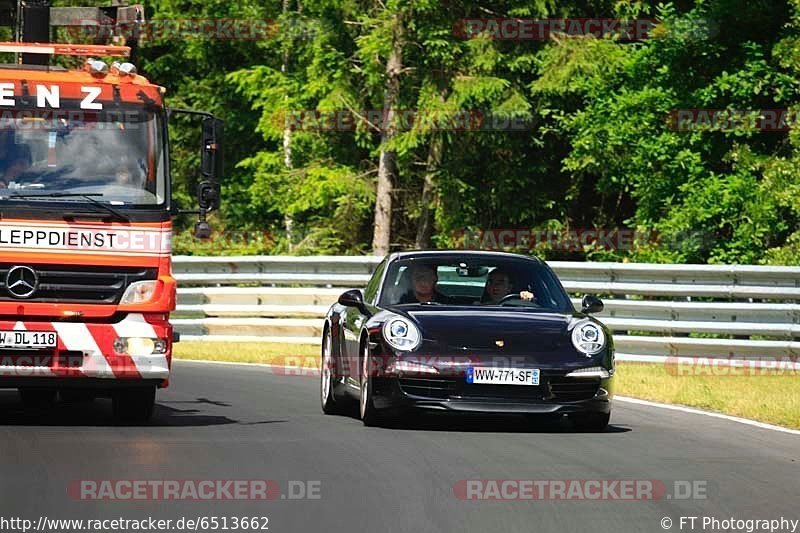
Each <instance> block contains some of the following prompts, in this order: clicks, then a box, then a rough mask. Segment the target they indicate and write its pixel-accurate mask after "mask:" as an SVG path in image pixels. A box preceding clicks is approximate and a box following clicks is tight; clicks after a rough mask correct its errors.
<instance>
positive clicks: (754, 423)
mask: <svg viewBox="0 0 800 533" xmlns="http://www.w3.org/2000/svg"><path fill="white" fill-rule="evenodd" d="M614 400H615V401H620V402H623V403H630V404H635V405H644V406H647V407H658V408H660V409H668V410H670V411H680V412H681V413H690V414H693V415H703V416H709V417H711V418H721V419H722V420H728V421H730V422H736V423H738V424H744V425H746V426H751V427H757V428H759V429H769V430H771V431H779V432H781V433H788V434H790V435H800V430H797V429H791V428H786V427H783V426H776V425H774V424H768V423H766V422H759V421H758V420H751V419H749V418H741V417H738V416H733V415H726V414H724V413H716V412H714V411H704V410H703V409H696V408H694V407H687V406H685V405H675V404H670V403H660V402H653V401H650V400H641V399H639V398H631V397H629V396H614Z"/></svg>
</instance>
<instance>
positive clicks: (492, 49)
mask: <svg viewBox="0 0 800 533" xmlns="http://www.w3.org/2000/svg"><path fill="white" fill-rule="evenodd" d="M146 5H147V8H148V16H149V17H150V18H151V19H159V18H161V19H170V18H186V17H192V18H203V17H206V18H212V17H222V18H236V19H269V20H272V21H274V22H275V25H274V28H275V31H274V32H271V34H270V35H269V37H268V38H264V39H261V40H257V41H251V40H220V39H201V38H188V39H162V40H154V41H151V42H145V43H143V44H144V45H145V46H144V48H143V49H142V50H141V54H142V61H141V62H142V66H143V71H144V72H145V73H146V74H147V75H148V76H150V77H151V78H152V79H153V80H155V81H157V82H158V83H161V84H163V85H165V86H167V88H168V90H169V95H170V103H171V104H172V105H180V106H183V107H190V106H191V107H196V108H206V109H209V110H211V111H213V112H215V113H218V114H219V115H221V116H222V117H223V118H224V119H225V120H226V123H227V139H228V143H227V171H226V176H225V180H224V187H223V194H224V206H223V208H222V210H221V212H220V214H219V215H218V216H217V217H216V220H215V223H216V228H217V230H218V231H220V232H223V234H224V235H228V236H234V238H229V239H223V238H221V239H217V240H215V241H214V242H212V243H207V244H202V243H197V242H194V241H193V240H192V239H191V238H189V237H188V235H185V234H184V235H180V236H179V237H178V239H177V245H178V249H179V251H182V252H187V251H188V252H196V253H231V252H233V253H287V252H291V253H298V254H312V253H348V254H349V253H364V252H369V251H370V250H371V246H372V238H373V220H374V218H373V213H374V208H375V202H376V179H377V175H378V168H379V161H380V160H381V158H382V157H383V156H384V155H385V154H387V153H388V154H391V155H392V156H393V159H391V160H387V161H389V163H390V164H389V170H390V171H391V172H392V177H393V184H392V185H393V190H392V193H391V194H392V199H393V203H392V215H391V222H392V224H391V245H392V248H406V247H414V246H437V247H445V246H461V245H463V244H464V243H463V241H462V235H463V232H464V231H470V230H483V229H490V228H526V229H533V228H550V229H563V228H573V229H574V228H578V229H588V228H635V229H637V230H638V231H640V232H643V233H645V234H648V235H656V236H657V238H654V239H648V240H647V242H643V243H640V244H639V245H637V246H634V247H628V249H622V250H600V249H595V248H593V247H587V248H586V249H584V250H578V251H575V250H568V251H565V250H559V249H558V247H555V248H556V249H553V247H552V246H549V245H547V244H545V245H542V246H540V247H538V248H537V250H536V252H537V253H540V254H543V255H545V256H548V257H558V258H570V259H582V258H588V259H609V260H636V261H655V262H725V263H728V262H730V263H734V262H742V263H776V264H777V263H789V264H798V263H800V226H799V225H798V223H799V222H800V202H798V200H797V198H798V195H800V165H798V162H800V130H797V129H794V128H792V127H789V128H779V129H780V131H764V130H763V129H762V128H759V127H758V124H759V122H758V120H752V121H749V122H748V121H739V122H736V123H735V125H734V127H724V128H720V127H717V126H718V125H719V124H718V123H711V124H706V127H703V126H702V124H701V125H700V126H697V127H692V128H680V127H676V123H675V121H674V120H670V117H674V113H675V112H676V111H677V110H687V109H701V110H727V111H729V112H731V113H733V114H739V113H741V112H742V111H747V112H752V113H753V115H754V116H755V117H757V116H758V114H759V110H775V109H782V110H789V111H790V112H791V111H797V110H798V109H797V107H798V103H800V80H799V79H798V73H799V72H798V71H800V2H797V1H796V0H795V1H793V2H779V1H773V0H764V1H762V2H752V1H750V0H706V1H702V0H700V1H695V2H689V1H676V2H670V3H658V4H656V3H652V2H646V1H634V0H619V1H611V0H608V1H586V2H566V1H560V0H535V1H533V2H530V1H526V2H522V1H519V0H512V1H505V2H501V1H494V0H490V1H484V2H469V1H463V0H455V1H453V0H449V1H446V2H445V1H441V0H385V1H384V2H371V1H360V0H285V1H284V2H283V3H282V4H279V3H277V2H271V3H266V4H265V3H262V2H255V1H252V0H243V1H241V2H225V1H222V0H214V1H205V2H199V1H197V0H159V1H157V2H156V1H153V2H149V3H147V4H146ZM487 17H521V18H535V19H542V18H551V17H555V18H563V17H570V18H608V17H620V18H629V19H632V18H649V19H655V20H656V21H657V26H656V27H655V28H654V29H653V31H652V32H651V35H650V38H647V39H641V40H636V41H630V40H621V39H618V38H616V37H614V36H609V37H607V38H596V37H591V36H585V37H575V36H563V35H562V36H557V35H554V36H553V37H552V38H550V39H546V40H499V39H492V38H491V36H490V35H486V34H481V35H474V36H471V37H472V38H465V37H464V35H463V34H462V33H461V32H460V31H459V25H458V21H459V20H461V19H470V18H487ZM398 50H399V51H400V53H399V56H398V57H396V58H395V59H398V58H399V59H400V62H399V65H400V67H399V68H398V69H395V70H392V68H387V64H389V63H391V61H390V57H391V56H392V54H393V53H395V55H397V51H398ZM390 66H391V65H390ZM392 80H396V81H397V88H399V92H398V94H397V95H396V98H395V99H394V100H392V99H391V98H387V92H388V91H391V90H392V87H393V85H392ZM387 102H389V105H390V106H392V107H393V109H394V110H400V111H408V110H411V111H412V113H410V115H411V116H413V117H414V120H413V123H410V124H406V125H405V126H406V127H403V126H402V125H401V126H400V127H399V128H397V131H396V132H395V134H393V135H382V133H385V130H384V128H385V127H386V125H382V124H381V123H380V121H377V123H376V121H375V120H374V119H373V120H370V116H373V115H374V114H373V115H369V114H368V113H369V111H370V110H374V111H376V112H377V114H378V115H380V113H382V112H386V111H387V109H386V107H387ZM343 111H349V112H350V113H351V116H355V117H356V120H354V121H352V123H351V125H350V126H346V127H330V123H329V122H325V121H324V120H323V119H324V118H325V117H328V118H329V117H330V116H334V117H343V116H346V115H345V114H344V113H342V112H343ZM326 113H328V114H329V115H326ZM365 113H366V114H368V115H366V116H365ZM401 114H402V113H401ZM408 115H409V114H407V115H404V116H408ZM465 115H466V116H468V117H472V118H474V117H476V116H479V117H483V118H484V119H486V118H487V117H489V118H491V120H492V121H494V124H500V125H501V127H498V128H492V127H486V126H485V124H486V122H485V121H484V122H483V124H484V127H481V128H474V127H469V126H467V127H464V125H463V123H462V122H459V120H460V118H463V117H464V116H465ZM314 117H317V118H318V119H319V120H317V121H316V122H315V121H314V120H312V118H314ZM359 117H364V118H365V120H360V119H359ZM512 119H513V120H514V122H513V123H514V124H517V125H518V126H519V125H522V127H515V128H511V129H503V128H502V124H505V123H507V121H508V120H512ZM504 121H505V122H504ZM288 126H293V127H288ZM789 126H792V124H789ZM194 132H195V130H192V129H189V128H188V127H185V126H182V125H180V124H179V125H177V126H175V127H173V136H174V144H175V150H174V159H175V161H176V166H175V169H176V171H175V179H176V180H177V181H178V182H179V183H180V184H181V185H182V186H183V187H184V189H183V192H182V193H181V195H182V196H181V198H182V201H183V202H184V203H185V204H187V206H188V205H190V204H191V197H190V194H189V192H188V191H189V190H190V189H191V186H192V184H193V180H194V179H195V177H194V174H193V170H192V169H193V168H194V167H195V166H196V163H197V161H196V156H195V153H194V152H195V144H196V143H195V141H194V138H193V137H192V135H194ZM237 231H244V233H236V232H237ZM236 235H239V236H240V238H236V237H235V236H236Z"/></svg>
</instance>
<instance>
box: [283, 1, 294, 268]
mask: <svg viewBox="0 0 800 533" xmlns="http://www.w3.org/2000/svg"><path fill="white" fill-rule="evenodd" d="M288 11H289V0H283V14H284V15H285V14H286V13H287V12H288ZM281 73H282V74H283V75H284V76H287V75H288V73H289V52H288V50H287V49H284V52H283V61H282V62H281ZM287 100H288V98H287ZM286 111H287V112H288V111H289V110H288V109H286ZM287 116H288V115H287ZM290 122H291V121H289V120H287V121H285V126H284V130H283V165H284V166H285V167H286V168H287V169H288V170H291V169H292V167H293V163H292V129H291V127H289V124H290ZM283 227H284V230H285V231H286V243H287V248H288V251H289V253H291V252H292V248H294V244H293V242H294V231H293V228H294V219H292V216H291V215H289V214H284V215H283Z"/></svg>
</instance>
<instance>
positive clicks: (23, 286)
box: [6, 266, 39, 298]
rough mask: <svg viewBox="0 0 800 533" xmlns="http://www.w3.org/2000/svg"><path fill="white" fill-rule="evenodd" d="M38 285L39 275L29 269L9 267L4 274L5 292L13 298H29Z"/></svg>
mask: <svg viewBox="0 0 800 533" xmlns="http://www.w3.org/2000/svg"><path fill="white" fill-rule="evenodd" d="M38 285H39V275H38V274H36V271H35V270H34V269H32V268H31V267H26V266H15V267H11V268H10V269H9V270H8V274H6V290H7V291H8V293H9V294H10V295H11V296H13V297H14V298H30V297H31V296H33V293H34V292H36V287H37V286H38Z"/></svg>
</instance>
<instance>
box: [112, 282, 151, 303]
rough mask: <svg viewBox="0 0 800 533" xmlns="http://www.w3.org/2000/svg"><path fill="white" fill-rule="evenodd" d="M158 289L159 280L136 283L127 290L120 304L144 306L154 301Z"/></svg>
mask: <svg viewBox="0 0 800 533" xmlns="http://www.w3.org/2000/svg"><path fill="white" fill-rule="evenodd" d="M156 287H158V280H155V279H154V280H149V281H135V282H133V283H131V284H130V286H128V288H127V289H125V294H123V295H122V299H121V300H120V301H119V303H120V304H143V303H147V302H149V301H150V300H152V299H153V295H155V293H156Z"/></svg>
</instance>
